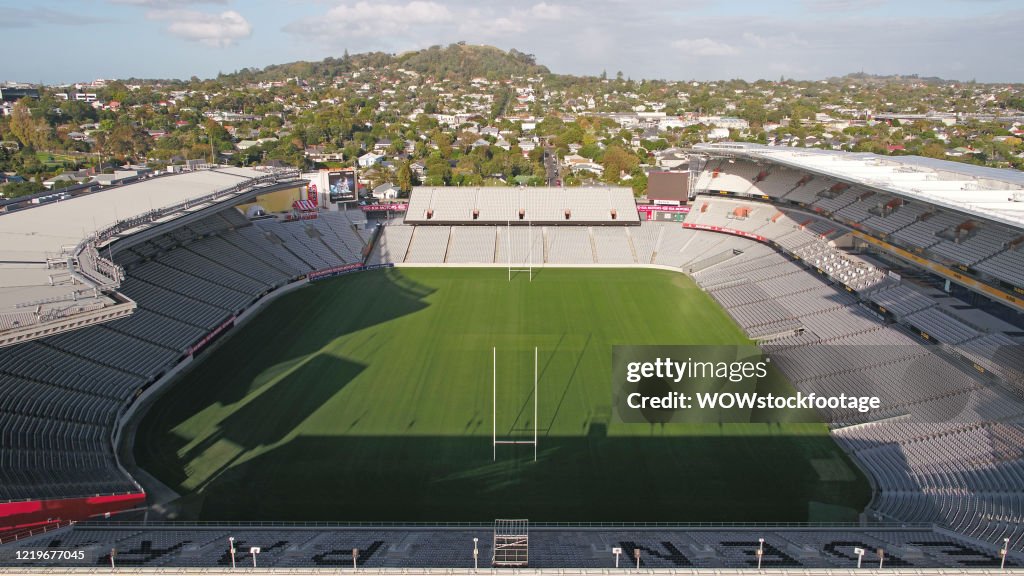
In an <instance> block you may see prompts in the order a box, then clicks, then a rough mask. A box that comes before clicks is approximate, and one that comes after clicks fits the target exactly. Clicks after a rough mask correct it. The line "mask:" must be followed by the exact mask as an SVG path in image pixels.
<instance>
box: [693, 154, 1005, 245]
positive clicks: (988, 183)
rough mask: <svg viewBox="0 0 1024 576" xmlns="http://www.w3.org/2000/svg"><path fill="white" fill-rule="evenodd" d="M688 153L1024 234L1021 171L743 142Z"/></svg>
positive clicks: (943, 161) (922, 158)
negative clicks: (787, 172) (765, 165)
mask: <svg viewBox="0 0 1024 576" xmlns="http://www.w3.org/2000/svg"><path fill="white" fill-rule="evenodd" d="M693 150H694V151H695V152H702V153H705V154H709V155H721V156H736V157H741V158H747V159H749V160H754V161H767V162H772V163H775V164H780V165H784V166H788V167H790V168H794V169H797V170H803V171H806V172H812V173H815V174H821V175H824V176H828V177H830V178H833V179H836V180H840V181H845V182H848V183H850V184H853V185H860V186H865V187H868V188H872V189H875V190H880V191H883V192H886V193H889V194H892V195H895V196H899V197H902V198H906V199H909V200H918V201H922V202H927V203H930V204H934V205H936V206H939V207H943V208H948V209H951V210H956V211H958V212H963V213H965V214H968V215H971V216H975V217H978V218H983V219H986V220H991V221H994V222H998V223H1000V224H1004V225H1007V226H1011V227H1013V228H1018V229H1024V172H1021V171H1019V170H1012V169H1003V168H988V167H985V166H975V165H973V164H963V163H960V162H953V161H950V160H937V159H935V158H925V157H922V156H881V155H879V154H871V153H862V152H842V151H836V150H821V149H817V148H790V147H782V146H765V145H764V144H754V143H749V142H721V143H716V144H697V145H695V146H694V147H693Z"/></svg>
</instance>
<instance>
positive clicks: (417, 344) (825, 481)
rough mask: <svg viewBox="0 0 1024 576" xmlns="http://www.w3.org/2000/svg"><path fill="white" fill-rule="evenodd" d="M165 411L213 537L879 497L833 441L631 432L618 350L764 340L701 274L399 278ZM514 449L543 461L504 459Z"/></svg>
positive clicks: (699, 427)
mask: <svg viewBox="0 0 1024 576" xmlns="http://www.w3.org/2000/svg"><path fill="white" fill-rule="evenodd" d="M234 332H235V333H234V334H233V335H232V336H231V337H230V339H229V340H227V341H226V342H224V343H223V344H222V345H221V346H219V347H217V348H215V349H214V350H212V351H211V352H209V353H207V354H206V355H205V357H203V358H201V361H200V362H199V363H198V364H197V365H196V366H195V367H194V368H193V369H192V370H190V371H189V372H187V373H186V374H185V375H184V376H182V377H181V379H180V381H179V382H177V383H176V384H175V385H174V386H173V388H171V389H170V390H169V391H168V392H167V393H166V394H165V396H164V397H163V398H161V399H160V400H159V401H158V402H157V403H156V404H155V405H154V406H153V407H152V409H151V410H150V411H149V413H148V414H147V415H146V416H145V417H144V419H143V420H142V422H141V423H140V426H139V430H138V433H137V435H136V439H135V456H136V459H137V462H138V463H139V465H140V466H142V467H143V468H144V469H146V470H148V471H149V472H150V473H152V474H154V475H155V476H156V477H157V478H159V479H160V480H161V481H163V482H164V483H165V484H167V485H168V486H170V487H172V488H174V489H175V490H177V491H178V492H179V494H181V495H182V499H181V501H180V503H179V504H180V507H181V510H182V511H183V512H182V517H183V518H194V519H205V520H308V521H313V520H332V521H385V520H392V521H426V522H434V521H489V520H493V519H494V518H505V517H513V518H529V519H530V520H532V521H535V522H536V521H549V522H556V521H564V522H803V521H813V522H818V521H822V522H834V521H853V520H855V519H856V514H857V512H858V511H860V510H862V509H863V507H864V506H865V505H866V504H867V502H868V500H869V498H870V488H869V486H868V484H867V482H866V480H865V479H864V477H863V476H862V474H861V473H860V471H859V470H858V469H857V468H856V467H855V466H854V465H853V464H852V463H851V462H850V461H849V459H848V458H847V457H846V456H845V455H844V453H843V452H842V451H841V450H840V449H839V448H838V446H836V445H835V443H834V442H833V441H832V439H831V438H830V437H829V436H828V431H827V429H826V427H825V426H824V425H822V424H818V423H803V424H797V423H789V424H726V425H719V424H670V425H659V426H653V425H649V424H622V423H616V422H614V421H613V419H612V415H611V408H610V406H611V378H610V370H611V347H612V346H613V345H630V344H633V345H639V344H737V343H744V344H745V343H749V341H748V340H747V339H746V337H745V336H744V335H743V333H742V332H741V331H740V330H739V329H738V328H737V327H736V325H735V324H734V323H733V322H732V320H731V319H730V318H729V317H728V315H726V314H725V312H724V311H723V310H722V309H721V308H720V307H719V306H718V305H717V304H716V303H715V302H714V301H713V300H711V298H710V297H708V296H707V295H706V294H704V293H703V292H702V291H701V290H700V289H698V288H697V287H696V285H695V284H694V283H693V281H692V280H690V279H689V278H687V277H686V276H684V275H682V274H677V273H672V272H668V271H660V270H637V269H632V270H610V269H543V270H540V271H539V272H537V273H536V275H535V277H534V279H533V282H530V281H529V278H528V276H527V275H526V274H519V275H518V276H515V277H514V278H513V279H512V281H511V282H509V281H508V278H507V272H506V271H505V270H504V269H451V268H447V269H440V268H431V269H427V268H416V269H410V268H404V269H389V270H381V271H375V272H367V273H362V274H356V275H350V276H346V277H342V278H338V279H333V280H329V281H324V282H320V283H317V284H315V285H313V286H310V287H307V288H303V289H302V290H298V291H296V292H294V293H291V294H289V295H286V296H284V297H282V298H281V299H279V300H277V301H276V302H274V303H272V304H271V305H269V306H268V308H267V309H266V310H264V311H263V312H261V313H260V314H259V315H258V316H256V317H255V318H254V319H253V320H251V321H250V322H249V323H247V324H245V325H243V326H240V327H238V328H236V329H235V330H234ZM492 346H496V347H497V349H498V357H497V366H498V418H497V422H498V434H499V436H506V437H516V436H523V437H528V436H532V430H533V399H532V391H533V347H534V346H538V347H539V348H540V380H539V390H540V392H539V394H538V399H539V417H538V418H537V420H538V428H539V435H540V443H539V461H538V462H534V461H533V447H532V446H529V445H515V446H499V447H498V451H497V455H498V457H497V462H492V446H491V427H492V418H491V411H492V394H491V388H492V383H491V369H492V368H491V348H492Z"/></svg>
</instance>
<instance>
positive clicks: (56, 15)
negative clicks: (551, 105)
mask: <svg viewBox="0 0 1024 576" xmlns="http://www.w3.org/2000/svg"><path fill="white" fill-rule="evenodd" d="M1021 30H1024V0H539V1H538V0H451V1H449V0H0V37H2V38H3V40H4V47H5V50H4V53H3V55H2V57H0V58H2V59H0V81H5V80H7V81H20V82H32V83H39V82H42V83H46V84H64V83H74V82H88V81H91V80H94V79H97V78H106V79H112V78H130V77H136V78H189V77H192V76H198V77H200V78H209V77H213V76H216V75H217V74H218V73H219V72H232V71H235V70H238V69H241V68H246V67H257V68H262V67H264V66H267V65H269V64H282V63H286V62H293V61H296V60H320V59H323V58H325V57H327V56H334V57H340V56H341V55H342V54H343V53H344V52H345V50H348V51H349V52H350V53H352V54H355V53H360V52H369V51H384V52H391V53H400V52H404V51H406V50H415V49H419V48H426V47H428V46H432V45H437V44H440V45H446V44H451V43H454V42H459V41H466V42H468V43H471V44H490V45H494V46H498V47H500V48H503V49H510V48H516V49H517V50H520V51H522V52H526V53H529V54H534V55H535V56H536V57H537V62H538V63H540V64H544V65H546V66H548V67H549V68H550V69H551V70H552V72H556V73H563V74H580V75H583V74H586V75H597V74H600V73H601V72H602V71H606V72H607V73H608V75H609V76H614V75H615V74H616V73H617V72H619V71H621V72H622V73H623V74H624V75H625V76H626V77H629V78H633V79H641V78H647V79H670V80H720V79H731V78H744V79H747V80H756V79H759V78H766V79H772V80H774V79H778V78H779V77H782V76H785V77H786V78H796V79H809V80H816V79H824V78H827V77H830V76H841V75H844V74H847V73H851V72H861V71H863V72H867V73H872V74H918V75H921V76H939V77H942V78H948V79H955V80H977V81H979V82H1024V61H1022V60H1021V55H1022V54H1024V34H1021Z"/></svg>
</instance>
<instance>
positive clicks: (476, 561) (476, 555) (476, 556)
mask: <svg viewBox="0 0 1024 576" xmlns="http://www.w3.org/2000/svg"><path fill="white" fill-rule="evenodd" d="M479 541H480V539H479V538H473V572H476V571H477V570H479V569H480V561H479V558H480V549H479V548H478V547H477V542H479Z"/></svg>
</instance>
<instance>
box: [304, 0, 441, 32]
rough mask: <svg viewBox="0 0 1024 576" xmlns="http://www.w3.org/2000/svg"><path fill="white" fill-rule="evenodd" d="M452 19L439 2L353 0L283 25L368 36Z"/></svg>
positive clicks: (305, 30)
mask: <svg viewBox="0 0 1024 576" xmlns="http://www.w3.org/2000/svg"><path fill="white" fill-rule="evenodd" d="M453 20H454V16H453V15H452V12H451V11H450V10H448V8H447V7H446V6H444V5H443V4H438V3H437V2H432V1H429V0H413V1H412V2H408V3H406V4H388V3H370V2H357V3H355V4H352V5H349V4H339V5H338V6H335V7H334V8H331V9H330V10H328V11H327V14H325V15H323V16H318V17H315V18H306V19H303V20H300V21H298V22H293V23H291V24H289V25H287V26H285V31H286V32H292V33H296V34H302V35H307V34H314V35H325V36H331V37H336V38H338V37H340V38H344V37H345V36H356V37H370V36H374V35H378V34H379V35H386V34H396V33H402V32H406V31H408V30H409V29H410V28H412V27H413V26H428V25H437V24H443V23H448V22H451V21H453Z"/></svg>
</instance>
